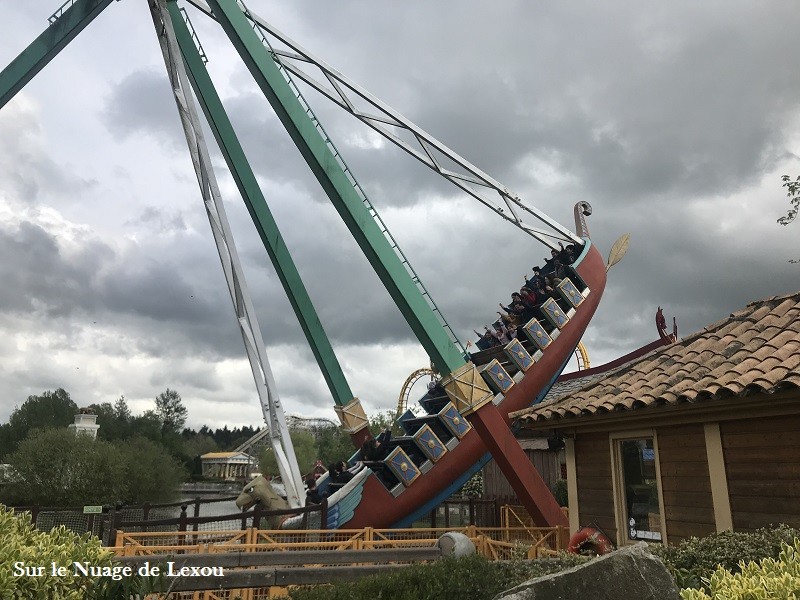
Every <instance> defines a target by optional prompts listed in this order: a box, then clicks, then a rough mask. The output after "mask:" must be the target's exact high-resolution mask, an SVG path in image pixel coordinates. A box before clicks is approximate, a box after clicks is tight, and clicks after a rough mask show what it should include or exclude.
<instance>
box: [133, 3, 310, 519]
mask: <svg viewBox="0 0 800 600" xmlns="http://www.w3.org/2000/svg"><path fill="white" fill-rule="evenodd" d="M149 5H150V12H151V14H152V16H153V24H154V25H155V28H156V34H157V35H158V41H159V44H160V46H161V52H162V54H163V56H164V63H165V65H166V68H167V74H168V75H169V80H170V84H171V87H172V92H173V95H174V97H175V103H176V105H177V107H178V113H179V115H180V118H181V124H182V125H183V130H184V134H185V136H186V142H187V144H188V146H189V153H190V154H191V157H192V163H193V165H194V169H195V173H196V175H197V181H198V183H199V185H200V191H201V193H202V195H203V203H204V205H205V209H206V214H207V215H208V220H209V223H210V224H211V231H212V233H213V235H214V242H215V243H216V245H217V251H218V253H219V257H220V262H221V263H222V270H223V272H224V273H225V281H226V282H227V284H228V291H229V292H230V295H231V300H232V301H233V306H234V310H235V311H236V317H237V321H238V323H239V328H240V331H241V334H242V338H243V340H244V345H245V349H246V350H247V358H248V360H249V361H250V368H251V370H252V372H253V377H254V379H255V383H256V390H257V392H258V396H259V400H260V403H261V409H262V412H263V413H264V421H265V423H266V426H267V427H268V428H269V430H270V442H271V445H272V449H273V451H274V452H275V458H276V459H277V463H278V469H279V471H280V474H281V478H282V479H283V482H284V485H285V486H286V494H287V501H288V502H289V505H290V506H292V507H298V506H300V505H301V504H302V500H301V498H303V496H302V495H301V494H302V492H303V489H304V488H303V481H302V477H301V475H300V469H299V468H298V466H297V458H296V457H295V454H294V448H293V447H292V443H291V440H290V438H289V429H288V427H287V425H286V417H285V415H284V412H283V407H282V405H281V402H280V398H279V397H278V392H277V388H276V386H275V379H274V377H273V375H272V369H271V368H270V366H269V360H268V358H267V353H266V349H265V347H264V340H263V339H262V337H261V330H260V329H259V326H258V321H257V320H256V317H255V312H254V310H253V304H252V301H251V299H250V294H249V292H248V289H247V283H246V281H245V277H244V273H243V272H242V267H241V262H240V261H239V254H238V252H237V251H236V246H235V244H234V241H233V235H232V234H231V230H230V225H229V223H228V218H227V216H226V214H225V207H224V205H223V203H222V198H221V195H220V191H219V186H218V185H217V180H216V177H215V175H214V171H213V168H212V166H211V159H210V156H209V152H208V146H207V145H206V142H205V138H204V136H203V132H202V128H201V124H200V119H199V117H198V113H197V109H196V107H195V104H194V100H193V98H192V96H191V88H190V85H189V80H188V77H187V74H186V70H185V67H184V64H183V60H182V58H181V54H180V50H179V48H178V43H177V40H176V38H175V31H174V30H173V26H172V21H171V19H170V16H169V13H168V12H167V8H166V3H165V0H149Z"/></svg>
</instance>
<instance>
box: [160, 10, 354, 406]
mask: <svg viewBox="0 0 800 600" xmlns="http://www.w3.org/2000/svg"><path fill="white" fill-rule="evenodd" d="M167 10H168V11H169V14H170V18H171V21H172V24H173V27H174V28H175V34H176V37H177V39H178V45H179V46H180V49H181V55H182V56H183V60H184V63H185V64H186V66H187V72H188V74H189V80H190V81H191V84H192V87H193V88H194V91H195V94H196V95H197V99H198V100H199V102H200V105H201V106H202V108H203V113H204V114H205V116H206V119H207V120H208V123H209V124H210V126H211V131H212V132H213V133H214V137H215V138H216V140H217V144H218V145H219V147H220V149H221V150H222V154H223V155H224V156H225V161H226V162H227V163H228V168H229V169H230V171H231V174H232V175H233V178H234V180H235V181H236V185H237V187H238V188H239V192H240V193H241V195H242V198H243V199H244V201H245V204H246V205H247V210H248V211H249V212H250V217H251V218H252V219H253V223H254V224H255V226H256V229H257V230H258V234H259V235H260V236H261V241H262V242H263V244H264V247H265V248H266V249H267V253H268V254H269V257H270V259H271V260H272V264H273V265H274V267H275V270H276V271H277V273H278V277H279V279H280V281H281V284H282V285H283V289H284V290H285V291H286V295H287V296H288V297H289V302H290V303H291V305H292V308H293V309H294V312H295V315H297V319H298V320H299V321H300V326H301V327H302V329H303V333H304V334H305V336H306V339H307V340H308V343H309V345H310V346H311V350H312V352H313V353H314V357H315V358H316V359H317V362H318V364H319V365H320V369H321V370H322V374H323V376H324V377H325V381H326V383H327V384H328V387H329V388H330V391H331V394H332V395H333V398H334V401H335V402H336V404H339V405H342V406H344V405H346V404H347V403H349V402H350V401H351V400H352V399H353V393H352V392H351V390H350V386H349V385H348V383H347V380H346V379H345V376H344V373H343V372H342V367H341V365H340V364H339V361H338V360H337V359H336V355H335V354H334V351H333V348H332V347H331V344H330V341H329V340H328V337H327V336H326V335H325V330H324V329H323V327H322V324H321V323H320V320H319V317H318V315H317V312H316V310H315V309H314V305H313V304H312V302H311V298H309V296H308V292H307V291H306V288H305V286H304V285H303V281H302V279H301V278H300V274H299V273H298V271H297V267H296V266H295V264H294V261H293V260H292V257H291V255H290V254H289V251H288V249H287V248H286V244H285V243H284V241H283V236H281V232H280V230H279V229H278V225H277V223H276V222H275V219H274V218H273V216H272V212H271V211H270V209H269V206H268V205H267V201H266V200H265V198H264V195H263V194H262V192H261V188H260V187H259V185H258V182H257V181H256V176H255V174H254V173H253V170H252V168H251V167H250V163H249V162H248V160H247V157H246V156H245V153H244V150H243V149H242V146H241V144H240V143H239V139H238V138H237V136H236V133H235V131H234V129H233V126H232V124H231V122H230V119H229V118H228V115H227V113H226V112H225V109H224V107H223V105H222V102H221V100H220V98H219V95H218V94H217V91H216V89H215V88H214V84H213V83H212V81H211V78H210V76H209V74H208V71H207V70H206V68H205V65H204V63H203V58H202V56H201V54H200V52H199V51H198V49H197V47H196V46H195V43H194V41H193V38H192V32H191V31H190V30H189V26H187V23H186V22H185V21H184V19H183V17H182V15H181V11H180V9H179V8H178V6H177V4H176V3H175V1H174V0H170V1H168V2H167Z"/></svg>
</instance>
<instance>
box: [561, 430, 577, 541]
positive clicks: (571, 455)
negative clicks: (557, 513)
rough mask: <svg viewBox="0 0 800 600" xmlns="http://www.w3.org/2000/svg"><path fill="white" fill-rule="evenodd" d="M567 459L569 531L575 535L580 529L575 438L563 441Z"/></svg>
mask: <svg viewBox="0 0 800 600" xmlns="http://www.w3.org/2000/svg"><path fill="white" fill-rule="evenodd" d="M564 450H565V451H566V458H567V500H568V501H569V530H570V532H571V533H575V532H576V531H578V529H580V515H579V513H578V466H577V464H576V462H575V438H571V437H569V438H565V439H564Z"/></svg>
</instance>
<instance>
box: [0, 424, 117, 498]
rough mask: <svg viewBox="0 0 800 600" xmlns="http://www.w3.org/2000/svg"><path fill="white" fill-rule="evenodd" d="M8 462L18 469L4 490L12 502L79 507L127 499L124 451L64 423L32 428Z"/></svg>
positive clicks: (15, 469) (14, 469) (5, 495)
mask: <svg viewBox="0 0 800 600" xmlns="http://www.w3.org/2000/svg"><path fill="white" fill-rule="evenodd" d="M8 462H9V464H10V465H11V468H12V469H13V473H14V477H13V480H12V482H11V483H10V484H9V485H8V486H7V488H5V489H3V494H4V500H5V501H7V502H8V503H14V504H43V505H46V506H81V505H84V504H111V503H114V502H116V501H118V500H120V499H123V498H124V494H125V481H124V477H123V475H122V471H123V468H124V458H123V455H122V453H121V452H120V451H119V450H118V449H117V448H115V447H114V446H113V445H111V444H110V443H109V442H106V441H104V440H95V439H93V438H91V437H90V436H88V435H80V434H79V435H76V434H75V433H74V432H73V431H72V430H69V429H66V428H63V429H44V430H34V431H33V432H32V433H31V434H30V435H29V436H28V437H27V438H26V439H25V440H23V441H22V442H21V443H20V445H19V448H18V449H17V451H16V452H14V453H13V454H12V455H11V456H10V457H9V458H8Z"/></svg>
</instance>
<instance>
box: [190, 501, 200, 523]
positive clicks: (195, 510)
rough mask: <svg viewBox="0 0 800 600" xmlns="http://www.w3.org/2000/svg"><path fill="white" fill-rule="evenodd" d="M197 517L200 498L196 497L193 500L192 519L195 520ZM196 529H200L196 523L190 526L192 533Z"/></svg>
mask: <svg viewBox="0 0 800 600" xmlns="http://www.w3.org/2000/svg"><path fill="white" fill-rule="evenodd" d="M199 516H200V498H199V497H196V498H195V499H194V518H195V519H196V518H197V517H199ZM198 527H200V525H198V523H197V521H195V522H194V524H193V525H192V531H197V529H198Z"/></svg>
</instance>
